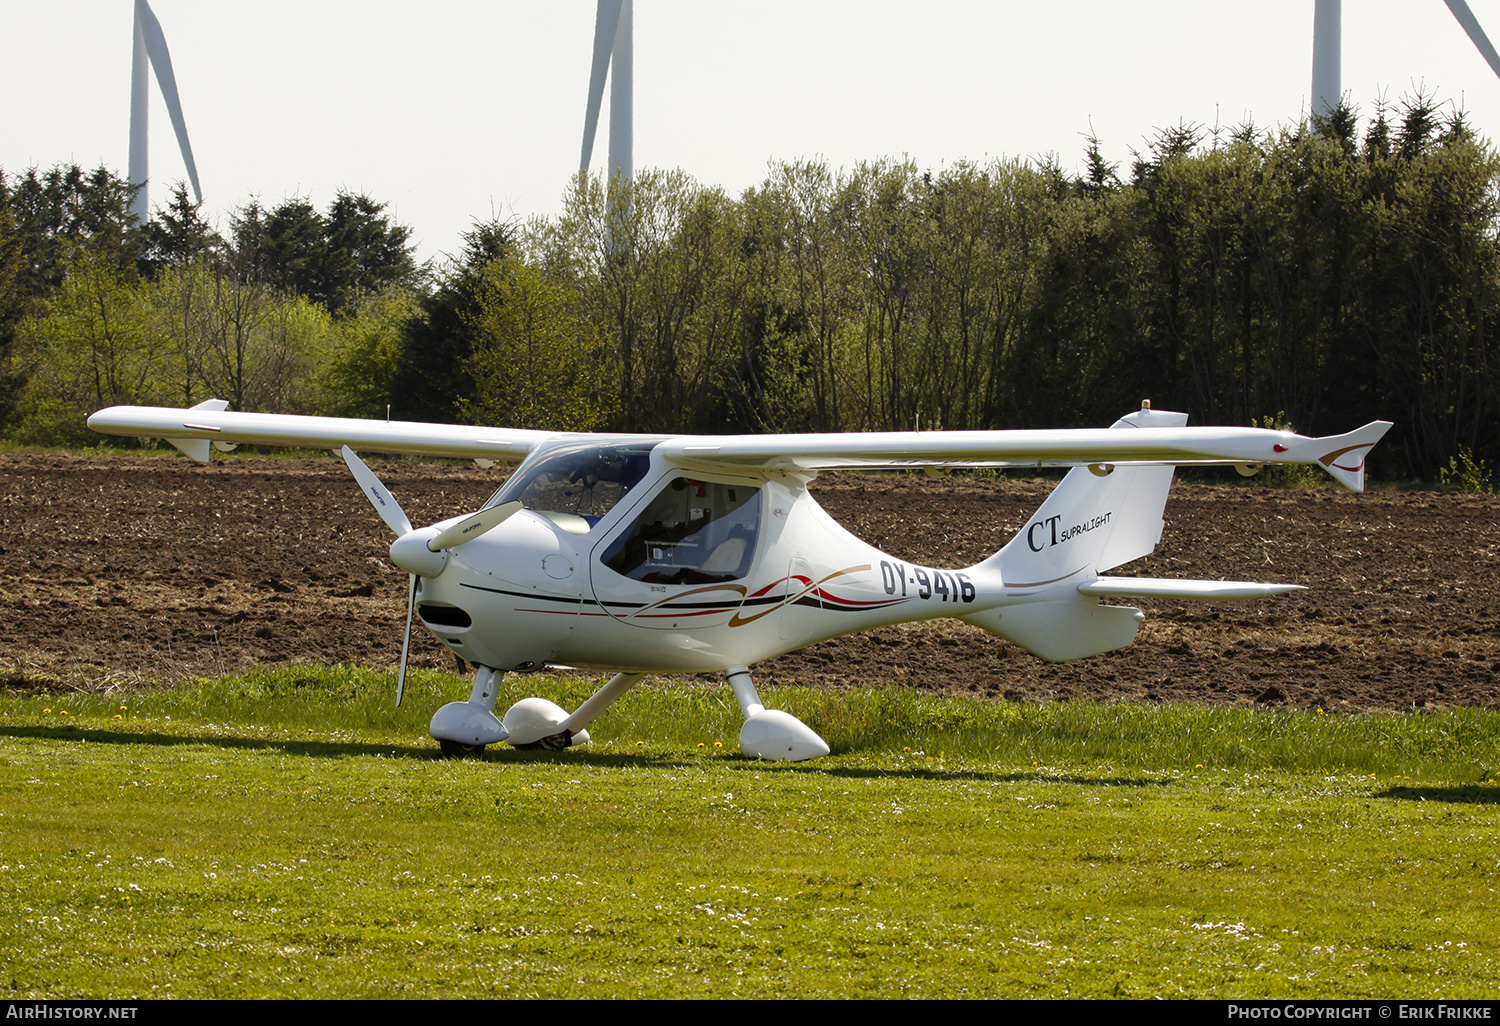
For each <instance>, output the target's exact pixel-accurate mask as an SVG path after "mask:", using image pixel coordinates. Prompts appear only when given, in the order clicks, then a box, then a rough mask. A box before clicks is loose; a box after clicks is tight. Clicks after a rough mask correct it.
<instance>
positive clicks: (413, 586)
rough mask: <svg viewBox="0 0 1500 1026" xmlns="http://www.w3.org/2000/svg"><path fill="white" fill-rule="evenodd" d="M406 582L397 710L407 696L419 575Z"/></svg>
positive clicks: (397, 680)
mask: <svg viewBox="0 0 1500 1026" xmlns="http://www.w3.org/2000/svg"><path fill="white" fill-rule="evenodd" d="M407 577H408V580H407V582H406V633H405V634H403V635H402V636H401V671H400V672H399V673H398V674H397V675H396V708H397V709H399V708H401V696H402V695H404V694H406V656H407V654H408V653H409V652H410V651H411V615H412V613H414V612H415V611H416V608H417V575H416V574H408V575H407Z"/></svg>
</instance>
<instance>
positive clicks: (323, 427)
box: [89, 399, 1390, 760]
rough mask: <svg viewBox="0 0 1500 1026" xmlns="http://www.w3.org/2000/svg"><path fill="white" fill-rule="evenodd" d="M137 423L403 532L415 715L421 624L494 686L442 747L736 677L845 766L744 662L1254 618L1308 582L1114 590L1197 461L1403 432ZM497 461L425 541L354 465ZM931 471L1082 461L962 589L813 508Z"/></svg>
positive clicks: (209, 409) (810, 751) (437, 725)
mask: <svg viewBox="0 0 1500 1026" xmlns="http://www.w3.org/2000/svg"><path fill="white" fill-rule="evenodd" d="M227 407H228V403H226V402H224V401H223V400H219V399H211V400H209V401H207V402H203V403H199V404H198V405H197V406H194V407H192V408H191V409H166V408H157V407H139V406H116V407H111V408H109V409H106V410H100V411H99V412H98V413H95V414H94V415H93V416H92V417H90V418H89V426H90V427H91V428H93V429H94V430H95V431H100V432H103V433H105V434H111V435H134V436H141V437H152V438H165V439H166V440H167V441H169V442H171V443H172V444H173V445H175V446H176V447H177V448H178V449H181V450H182V451H183V452H184V453H186V454H187V455H188V456H190V457H192V458H193V459H195V460H199V461H207V460H208V458H209V453H210V448H211V447H217V448H219V449H221V450H227V449H231V448H233V447H234V446H235V445H236V444H239V443H255V444H260V445H287V446H298V447H314V448H325V447H326V448H330V449H336V450H339V451H340V452H341V453H342V455H343V458H344V461H345V462H346V463H347V464H348V466H349V469H350V471H351V472H352V473H353V474H354V477H355V479H356V480H357V481H358V482H359V486H360V488H361V489H363V491H364V493H365V495H366V497H367V498H368V499H369V500H370V502H371V503H372V504H373V505H374V506H375V510H376V512H378V513H379V514H380V516H381V518H382V519H384V521H385V522H386V524H387V525H388V526H389V527H390V528H391V530H392V531H394V532H395V534H396V540H395V542H394V543H393V544H392V545H391V560H392V561H393V562H394V563H395V564H396V565H397V566H398V567H400V568H401V569H403V570H405V571H406V572H407V573H408V574H409V575H410V580H409V587H408V600H407V616H406V637H405V638H404V639H403V642H402V651H401V671H400V676H399V678H398V682H397V697H396V701H397V703H398V704H399V703H400V701H401V692H402V689H403V688H404V685H405V676H406V662H407V652H408V647H409V644H410V640H411V625H412V615H413V613H415V614H416V616H417V617H419V618H420V619H421V621H422V622H423V623H424V624H425V625H426V626H427V628H428V629H429V630H431V631H432V633H433V634H435V635H437V637H438V638H439V639H440V640H441V641H442V642H443V643H444V644H445V645H447V646H448V647H449V648H450V649H451V650H452V651H453V652H455V653H457V654H458V655H460V656H461V657H462V658H463V659H465V660H466V661H468V662H469V663H472V664H475V665H477V666H478V667H479V670H478V672H477V674H476V675H475V678H474V685H473V688H472V690H471V691H470V694H469V697H468V699H467V700H466V701H462V702H450V703H448V704H447V705H445V706H443V707H442V708H441V709H439V710H438V711H437V712H436V714H434V716H433V717H432V724H431V734H432V736H433V738H435V739H436V740H437V742H438V744H439V745H440V746H441V748H442V750H443V752H444V753H446V754H449V755H459V754H466V753H475V752H479V751H482V750H483V749H484V747H485V746H486V745H490V744H495V743H498V742H501V741H506V742H508V743H510V744H511V745H514V746H517V747H542V748H551V749H562V748H567V747H569V746H572V745H578V744H582V743H584V742H586V741H588V738H589V735H588V730H587V729H586V728H587V727H588V726H589V724H591V723H592V722H593V721H594V720H595V719H596V718H597V717H598V716H599V714H600V713H602V712H604V710H605V709H607V708H608V707H609V706H610V704H611V703H613V702H614V701H615V700H616V699H618V698H619V697H620V695H622V694H623V693H624V692H625V691H626V690H627V689H628V688H630V686H631V685H632V684H634V683H635V682H636V681H638V680H639V679H640V678H641V676H642V675H644V674H648V673H668V672H671V673H679V672H687V673H722V674H725V675H726V676H727V677H728V679H729V684H730V687H731V688H733V690H734V696H735V698H736V699H737V700H738V701H739V705H740V709H741V711H742V712H743V714H744V718H745V722H744V726H743V728H742V729H741V731H740V748H741V750H742V751H743V752H745V754H747V755H751V756H758V757H761V758H765V759H777V760H799V759H812V758H816V757H818V756H821V755H826V754H827V753H828V746H827V744H825V743H824V741H823V739H822V738H820V737H819V736H818V735H817V734H816V733H815V732H814V731H813V730H812V729H811V728H809V727H808V726H807V725H806V724H804V723H802V722H801V721H800V720H798V719H797V718H796V717H794V716H792V715H790V714H789V713H786V712H782V711H778V710H773V709H766V708H765V707H764V706H763V705H762V704H761V701H760V696H759V695H758V694H757V692H756V689H755V685H754V683H753V682H752V680H751V677H750V670H749V667H750V666H751V665H752V664H754V663H756V662H758V661H760V660H762V659H768V658H770V657H772V656H775V655H779V654H781V653H783V652H789V651H792V650H793V649H798V648H802V647H804V646H806V645H810V644H813V643H815V642H819V641H825V640H827V639H829V638H834V637H838V636H840V635H843V634H850V633H853V632H855V631H861V630H866V629H869V628H872V627H880V626H884V625H887V624H895V623H902V622H906V621H912V620H931V619H936V618H938V617H945V616H951V617H956V618H957V619H960V620H963V621H965V622H966V623H971V624H975V625H977V626H979V627H982V628H984V629H985V630H987V631H989V632H991V633H992V634H996V635H999V636H1000V637H1002V638H1004V639H1006V640H1007V641H1010V642H1013V643H1015V644H1017V645H1019V646H1021V647H1022V648H1024V649H1026V650H1028V651H1030V652H1032V653H1035V654H1036V655H1038V656H1040V657H1041V658H1043V659H1047V660H1052V661H1062V660H1067V659H1079V658H1083V657H1085V656H1091V655H1097V654H1099V653H1101V652H1108V651H1111V650H1113V649H1117V648H1123V647H1124V646H1126V645H1128V644H1130V643H1131V642H1132V641H1133V640H1134V639H1135V634H1136V629H1137V627H1138V625H1139V624H1140V622H1141V621H1142V619H1143V618H1144V616H1143V614H1142V613H1141V611H1140V610H1138V609H1135V608H1132V607H1129V606H1123V605H1105V604H1103V603H1102V602H1101V600H1103V599H1120V598H1129V597H1149V598H1173V599H1204V600H1213V601H1220V600H1226V599H1248V598H1257V597H1260V596H1265V595H1274V594H1278V593H1282V592H1288V591H1293V590H1297V589H1298V588H1299V587H1300V586H1299V585H1295V584H1256V583H1251V582H1245V581H1193V580H1168V579H1157V578H1141V577H1109V576H1104V573H1105V571H1108V570H1110V569H1113V568H1115V567H1118V566H1121V565H1123V564H1125V563H1128V562H1130V561H1131V560H1134V559H1139V558H1140V557H1142V556H1145V555H1147V554H1148V553H1150V552H1151V551H1152V550H1153V549H1154V548H1155V547H1156V543H1157V542H1158V541H1159V540H1160V539H1161V532H1162V509H1163V507H1164V506H1165V504H1166V500H1167V491H1168V489H1169V487H1170V486H1171V481H1172V474H1173V470H1174V468H1175V467H1176V466H1180V465H1186V464H1211V463H1217V464H1232V465H1235V466H1237V467H1238V468H1239V469H1240V470H1241V472H1242V473H1253V472H1254V471H1255V469H1257V468H1258V467H1259V466H1260V465H1262V464H1273V463H1305V464H1317V465H1320V466H1322V467H1324V468H1325V469H1326V470H1327V471H1328V472H1329V473H1330V474H1332V475H1333V476H1334V477H1335V478H1336V479H1337V480H1338V481H1340V482H1341V483H1342V484H1344V485H1346V486H1347V487H1349V488H1352V489H1354V490H1355V491H1361V490H1363V488H1364V476H1365V458H1366V455H1367V454H1368V452H1369V450H1370V448H1371V447H1372V446H1373V445H1374V444H1375V443H1376V442H1377V441H1379V440H1380V438H1381V437H1382V436H1383V435H1384V434H1385V432H1386V430H1387V429H1388V428H1389V427H1390V424H1389V422H1386V421H1374V422H1372V423H1370V424H1367V425H1366V426H1364V427H1362V428H1359V429H1358V430H1356V431H1351V432H1349V433H1348V434H1345V435H1337V436H1332V437H1326V438H1307V437H1304V436H1302V435H1298V434H1294V433H1291V432H1285V431H1273V430H1268V429H1263V428H1234V427H1193V428H1190V427H1186V426H1184V425H1185V424H1186V422H1187V416H1186V415H1185V414H1181V413H1167V412H1163V411H1159V410H1153V409H1151V408H1150V404H1149V403H1147V404H1144V405H1143V408H1142V409H1141V410H1139V411H1138V412H1135V413H1131V414H1129V415H1128V416H1125V417H1122V418H1121V419H1120V420H1118V421H1116V422H1115V424H1114V425H1113V426H1112V427H1110V428H1107V429H1083V430H1053V431H929V432H886V433H864V434H808V435H726V436H703V435H609V434H569V433H553V432H546V431H524V430H513V429H506V428H485V427H468V426H460V425H439V424H416V423H406V422H390V421H366V420H346V419H335V418H326V417H300V416H286V415H278V414H258V413H236V412H229V411H228V410H227ZM355 449H360V450H363V451H366V452H382V453H423V454H429V455H435V456H449V457H459V458H469V459H474V460H478V461H483V462H488V461H494V460H497V459H504V458H516V457H520V458H521V463H520V466H519V467H517V468H516V470H515V472H514V473H512V474H511V475H510V477H509V479H508V480H507V481H506V482H505V484H504V485H503V486H502V487H501V488H500V489H499V491H497V492H496V493H495V494H494V495H493V496H492V497H491V498H490V499H489V501H488V502H486V503H485V504H484V505H483V506H482V507H481V508H480V509H479V510H478V512H475V513H472V514H466V515H463V516H458V517H453V518H452V519H449V520H444V521H441V522H440V523H437V524H433V525H432V526H430V527H419V528H415V529H413V528H412V526H411V524H410V522H409V521H408V520H407V518H406V514H405V513H403V512H402V511H401V507H400V505H399V504H398V503H397V502H396V500H395V498H394V497H392V496H391V494H390V493H389V492H388V491H386V489H385V488H384V487H383V486H382V485H381V483H380V481H379V480H378V479H377V478H376V476H375V474H374V473H372V472H371V470H370V469H369V467H367V466H366V465H365V463H364V462H363V461H362V460H361V459H360V458H359V457H358V456H357V455H356V454H355V452H354V450H355ZM913 467H922V468H926V469H928V470H929V471H930V472H934V473H939V474H940V473H941V472H943V471H944V470H946V469H949V468H955V467H1071V468H1074V469H1072V470H1071V471H1070V472H1069V473H1068V474H1067V476H1066V477H1064V478H1063V480H1062V482H1061V483H1060V484H1059V485H1058V486H1057V487H1056V489H1054V490H1053V492H1052V493H1051V494H1050V495H1049V496H1048V497H1047V500H1046V501H1045V502H1044V503H1043V504H1042V506H1041V508H1040V509H1038V510H1037V511H1036V513H1035V514H1033V515H1032V517H1031V518H1030V520H1028V521H1027V523H1026V526H1025V527H1023V528H1022V529H1021V530H1020V532H1019V533H1018V534H1017V535H1016V536H1015V537H1014V538H1013V539H1011V541H1010V542H1009V544H1007V545H1006V546H1005V547H1004V548H1003V549H1001V550H1000V551H999V552H997V553H995V554H994V555H993V556H991V557H989V558H988V559H986V560H984V561H983V562H981V563H977V564H975V565H974V566H970V567H965V568H963V569H952V570H950V569H944V568H941V567H930V566H917V565H914V564H912V563H909V562H907V561H905V560H901V559H896V558H894V557H892V556H889V555H886V554H885V553H883V552H880V551H878V550H877V549H875V548H873V547H871V546H869V545H867V544H866V543H864V542H862V541H860V540H859V539H858V538H856V537H854V536H853V535H852V534H850V533H849V532H847V531H845V530H844V529H843V528H841V527H840V526H839V525H838V524H837V523H835V522H834V520H833V519H832V518H831V517H829V516H828V514H827V513H825V512H824V511H823V509H822V508H821V507H820V506H819V505H818V504H817V502H816V501H815V500H814V499H813V497H812V496H811V495H810V494H809V493H808V490H807V485H808V483H809V482H810V481H812V480H813V478H815V477H816V476H817V474H818V472H819V471H822V470H829V469H847V468H853V469H882V468H883V469H889V468H913ZM548 666H566V667H586V668H590V669H598V670H608V671H613V672H614V676H613V677H612V678H611V679H610V680H609V682H608V683H606V684H605V685H604V686H603V687H602V688H600V689H599V691H597V692H596V693H595V694H594V695H593V696H592V697H590V698H589V699H588V700H587V701H585V702H584V703H583V704H582V705H581V706H579V707H578V708H577V709H575V710H573V711H572V712H569V711H567V710H565V709H563V708H561V707H559V706H557V705H555V704H553V703H552V702H549V701H547V700H545V699H542V698H527V699H523V700H522V701H520V702H517V703H516V704H515V705H513V706H512V707H511V708H510V710H509V711H508V712H507V713H506V714H505V716H504V718H503V719H501V718H500V717H497V716H496V715H495V713H494V706H495V697H496V689H497V685H498V683H499V681H500V679H501V677H502V675H503V674H504V673H506V672H507V671H513V670H515V671H526V670H535V669H541V668H543V667H548Z"/></svg>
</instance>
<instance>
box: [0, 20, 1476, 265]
mask: <svg viewBox="0 0 1500 1026" xmlns="http://www.w3.org/2000/svg"><path fill="white" fill-rule="evenodd" d="M151 6H152V9H153V10H154V11H155V12H156V16H157V18H158V19H159V20H160V22H161V25H162V29H163V31H164V32H165V35H166V39H167V44H168V46H169V48H170V49H171V54H172V63H173V66H174V68H175V71H176V76H177V83H178V88H179V92H180V95H181V97H182V105H183V110H184V114H185V117H186V120H187V126H188V134H189V136H190V138H191V140H192V146H193V153H194V156H195V158H196V160H197V164H198V173H199V177H200V180H201V182H202V186H203V193H204V208H203V213H204V216H205V217H206V218H207V219H208V220H209V221H210V223H214V224H217V225H218V226H219V227H220V228H225V227H227V225H228V222H229V217H230V215H231V213H232V212H233V211H234V210H235V209H236V208H238V207H240V206H242V205H244V204H245V203H246V202H248V201H250V200H251V199H258V200H259V201H260V202H261V203H262V204H264V205H269V206H274V205H276V204H278V203H280V202H282V201H284V200H286V199H290V198H297V197H300V198H303V199H306V200H308V201H310V202H312V203H313V204H314V205H315V206H317V207H319V208H320V209H322V208H326V207H327V206H328V204H329V203H330V202H331V201H332V200H333V198H334V197H335V195H336V194H337V193H338V192H339V191H341V190H344V191H350V192H356V193H365V194H367V195H369V196H370V197H371V198H373V199H375V200H377V201H379V202H383V203H385V204H387V205H388V206H387V210H388V212H389V213H390V214H391V215H392V216H393V217H395V218H396V219H397V220H398V221H399V222H401V223H402V224H405V225H408V226H409V227H410V228H411V229H412V233H413V234H412V238H413V241H414V242H415V244H416V247H417V256H418V258H419V259H429V258H432V259H438V260H441V259H443V258H444V257H445V256H447V255H451V254H456V253H458V252H459V251H460V250H461V247H462V242H461V236H462V234H463V232H465V231H466V230H468V229H469V228H470V227H471V226H472V225H473V224H474V223H475V222H476V221H487V220H490V219H493V218H500V219H511V218H515V219H519V220H524V219H526V218H529V217H532V216H542V217H548V216H554V215H556V214H557V213H558V212H559V211H560V210H561V207H562V197H563V195H564V192H565V191H566V189H567V186H568V182H569V180H570V176H572V175H573V174H574V173H576V171H577V167H578V160H579V150H580V147H581V144H582V135H583V116H584V106H585V102H586V99H587V91H588V75H589V59H590V53H591V48H592V42H593V31H594V9H595V4H594V2H592V0H550V2H546V3H542V2H538V0H424V2H422V3H420V4H418V3H412V2H406V3H395V2H392V0H256V2H254V3H225V2H222V0H218V2H214V0H152V2H151ZM1343 6H1344V18H1343V23H1344V34H1343V44H1344V45H1343V88H1344V90H1345V93H1346V95H1347V96H1348V97H1349V99H1350V100H1351V101H1352V102H1353V103H1354V105H1355V106H1356V107H1357V108H1358V109H1359V110H1360V111H1361V113H1363V114H1365V115H1368V114H1369V113H1370V112H1371V111H1372V110H1373V107H1374V105H1375V103H1376V101H1377V100H1378V99H1380V98H1382V97H1383V98H1384V99H1385V100H1386V101H1388V102H1389V103H1390V104H1392V105H1397V104H1399V103H1400V101H1401V100H1402V99H1403V98H1404V97H1407V96H1410V95H1411V94H1413V92H1415V91H1416V90H1418V89H1422V90H1425V91H1426V92H1428V93H1429V94H1433V95H1436V96H1437V97H1438V98H1439V99H1441V100H1444V101H1451V102H1453V103H1456V104H1460V105H1461V106H1462V107H1463V108H1464V109H1465V110H1466V111H1467V113H1468V116H1469V120H1470V123H1471V125H1472V126H1473V127H1474V128H1475V129H1476V130H1477V131H1478V132H1479V133H1480V134H1481V135H1483V136H1485V137H1486V138H1489V139H1495V138H1496V137H1497V132H1500V80H1497V79H1496V78H1495V76H1494V74H1493V73H1492V72H1491V71H1490V70H1489V68H1488V66H1487V65H1486V64H1485V63H1484V61H1483V59H1482V58H1481V57H1480V56H1479V54H1478V53H1477V52H1476V51H1475V50H1474V48H1473V45H1472V44H1471V43H1470V42H1469V40H1468V38H1467V36H1465V35H1464V32H1463V30H1462V29H1461V28H1460V27H1459V25H1458V23H1457V22H1456V21H1455V20H1454V19H1453V17H1452V15H1451V14H1450V13H1449V12H1448V9H1447V7H1446V6H1445V5H1444V4H1443V2H1442V0H1346V2H1345V3H1344V5H1343ZM1470 6H1471V8H1472V9H1473V10H1474V12H1475V14H1476V15H1477V16H1478V18H1479V20H1480V22H1481V24H1483V25H1484V26H1485V28H1486V29H1487V31H1489V32H1490V34H1491V36H1492V38H1493V39H1496V40H1500V0H1470ZM132 16H133V2H132V0H56V2H53V3H47V4H26V5H21V4H11V5H9V9H8V10H7V12H6V31H5V33H4V34H3V36H0V170H4V171H5V172H6V173H7V174H15V173H17V172H21V171H24V170H25V169H27V168H29V167H33V166H36V167H41V168H48V167H52V166H54V165H56V164H60V163H75V162H76V163H78V164H81V165H83V166H84V167H86V168H93V167H97V166H98V165H100V164H104V165H106V166H108V167H110V168H112V169H113V170H115V171H116V172H117V173H118V174H120V175H121V176H122V177H123V176H124V174H125V171H126V162H127V153H128V149H129V107H130V58H131V28H132ZM1312 20H1313V2H1312V0H1257V2H1255V3H1249V2H1242V3H1235V4H1230V3H1223V2H1219V0H1153V2H1149V3H1143V2H1130V0H1073V2H1071V3H1066V4H1052V3H1042V2H1028V3H1018V2H1010V0H991V2H987V3H979V2H965V0H926V2H924V3H914V2H910V0H908V2H904V3H898V2H894V0H862V2H846V0H797V2H793V0H757V2H755V3H747V2H742V0H714V2H705V0H636V3H635V165H636V168H637V169H642V168H649V167H659V168H680V169H682V170H683V171H685V172H687V173H688V174H689V175H691V176H692V177H693V178H694V179H696V180H697V181H699V182H701V183H703V184H705V185H713V186H719V187H721V188H723V189H724V190H725V191H726V192H728V193H729V194H730V195H733V196H738V195H740V194H741V193H742V192H743V191H744V190H745V189H747V188H749V187H752V186H756V185H759V184H760V183H761V182H762V181H763V180H764V178H765V175H766V169H767V165H768V162H770V161H772V160H788V161H789V160H796V159H804V158H821V159H823V160H826V161H827V162H828V163H829V164H830V165H831V166H833V167H836V168H837V167H845V168H848V167H852V166H854V165H855V164H856V163H858V162H860V161H866V160H875V159H879V158H883V157H890V158H901V157H909V158H910V159H912V160H914V161H915V162H916V163H917V164H918V165H919V166H920V167H922V168H924V169H931V170H934V171H940V170H941V169H942V168H944V167H947V166H951V165H953V164H955V163H958V162H960V161H963V160H969V161H974V162H984V161H988V160H990V159H994V158H1021V159H1028V158H1029V159H1035V158H1039V157H1044V156H1047V155H1049V154H1050V155H1055V156H1056V157H1057V158H1058V160H1059V162H1060V163H1061V164H1062V166H1063V167H1064V169H1066V170H1068V171H1070V172H1077V171H1080V170H1082V167H1083V153H1084V149H1085V146H1086V142H1085V140H1086V138H1087V137H1088V136H1089V135H1090V134H1091V133H1092V134H1093V135H1094V136H1096V137H1097V138H1098V139H1099V140H1100V143H1101V147H1102V149H1103V152H1104V155H1105V157H1106V158H1107V159H1108V160H1110V161H1112V162H1115V163H1118V164H1119V165H1120V166H1121V169H1122V170H1128V168H1129V164H1130V160H1131V155H1132V151H1141V150H1144V149H1145V148H1146V146H1147V145H1148V144H1149V141H1150V140H1151V138H1152V137H1153V136H1154V135H1155V134H1156V131H1157V130H1158V129H1161V128H1164V127H1169V126H1175V125H1178V124H1180V123H1186V124H1196V125H1199V126H1202V127H1203V128H1204V129H1205V130H1212V129H1213V128H1214V127H1215V126H1218V127H1219V128H1221V129H1225V130H1227V129H1230V128H1233V127H1234V126H1236V125H1239V124H1241V123H1243V122H1245V121H1246V120H1250V121H1253V122H1254V123H1255V124H1257V125H1260V126H1263V127H1266V128H1270V127H1273V126H1277V125H1290V124H1294V123H1296V122H1297V121H1298V120H1299V119H1300V118H1301V117H1302V116H1303V115H1304V113H1305V112H1306V110H1307V108H1308V104H1309V98H1308V94H1309V91H1310V88H1311V74H1312V68H1311V65H1312ZM606 149H607V128H606V127H605V126H604V125H603V124H601V126H600V134H599V138H598V140H597V142H596V144H595V148H594V160H593V165H592V166H593V169H594V170H595V171H596V172H597V171H602V170H603V166H604V163H605V153H606ZM151 178H152V192H151V200H152V204H153V206H157V205H160V204H162V203H164V202H165V201H166V200H167V199H168V198H169V193H170V188H171V186H172V185H173V184H175V183H176V182H178V181H181V180H183V179H185V178H186V171H185V170H184V167H183V164H182V160H181V158H180V156H179V155H178V151H177V145H176V141H175V139H174V137H173V134H172V128H171V124H170V122H169V121H168V119H167V114H166V108H165V106H164V105H163V103H162V101H161V97H160V94H159V92H157V91H156V90H155V89H154V86H153V93H152V110H151Z"/></svg>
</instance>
